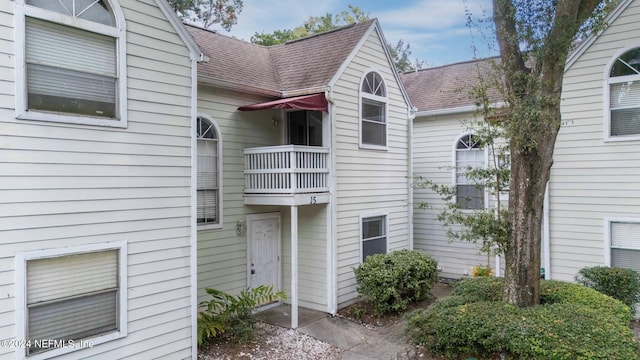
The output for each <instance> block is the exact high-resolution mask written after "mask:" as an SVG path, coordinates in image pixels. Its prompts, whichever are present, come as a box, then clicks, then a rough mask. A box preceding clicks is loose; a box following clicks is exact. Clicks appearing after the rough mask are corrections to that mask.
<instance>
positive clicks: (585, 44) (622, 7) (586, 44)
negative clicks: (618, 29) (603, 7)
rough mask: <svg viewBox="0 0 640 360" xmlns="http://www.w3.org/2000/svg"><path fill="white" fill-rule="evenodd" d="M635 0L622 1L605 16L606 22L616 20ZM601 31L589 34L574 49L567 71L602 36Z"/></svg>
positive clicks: (568, 61)
mask: <svg viewBox="0 0 640 360" xmlns="http://www.w3.org/2000/svg"><path fill="white" fill-rule="evenodd" d="M632 2H633V0H624V1H622V2H621V3H620V5H618V6H617V7H616V8H615V9H614V10H613V11H612V12H611V13H610V14H609V15H607V17H606V18H605V20H604V21H605V23H606V24H609V23H611V22H613V21H615V20H616V19H617V18H618V16H620V14H622V12H623V11H624V10H625V9H626V8H627V7H629V5H630V4H631V3H632ZM600 35H601V33H598V34H593V35H591V36H589V37H588V38H587V39H586V40H585V41H584V42H583V43H582V44H580V46H578V48H577V49H576V51H574V52H573V53H572V54H571V55H570V56H569V58H568V59H567V62H566V64H565V66H564V69H565V71H566V70H568V69H569V68H570V67H571V66H572V65H573V64H574V63H575V62H576V60H578V58H579V57H580V56H582V54H584V52H585V51H587V49H588V48H589V47H590V46H591V45H593V43H594V42H595V41H596V39H597V38H598V36H600Z"/></svg>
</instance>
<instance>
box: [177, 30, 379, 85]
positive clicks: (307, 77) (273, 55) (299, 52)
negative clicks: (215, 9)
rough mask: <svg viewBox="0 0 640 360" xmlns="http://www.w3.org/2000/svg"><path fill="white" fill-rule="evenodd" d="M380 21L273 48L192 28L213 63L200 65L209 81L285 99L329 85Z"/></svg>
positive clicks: (199, 74) (201, 75) (203, 80)
mask: <svg viewBox="0 0 640 360" xmlns="http://www.w3.org/2000/svg"><path fill="white" fill-rule="evenodd" d="M375 22H377V20H376V19H372V20H367V21H364V22H362V23H358V24H352V25H348V26H345V27H341V28H338V29H335V30H332V31H329V32H325V33H321V34H317V35H312V36H309V37H305V38H302V39H298V40H293V41H289V42H287V43H284V44H279V45H274V46H261V45H256V44H252V43H248V42H245V41H242V40H238V39H234V38H230V37H228V36H224V35H221V34H218V33H216V32H212V31H208V30H204V29H201V28H198V27H194V26H187V28H188V30H189V32H190V33H191V35H192V36H193V37H194V39H195V40H196V42H197V43H198V45H199V46H200V48H201V49H202V51H203V52H204V53H205V55H207V56H208V57H209V59H210V60H209V62H206V63H200V64H198V76H199V78H200V79H201V81H202V82H204V83H210V84H214V85H218V86H225V85H226V86H228V87H230V88H242V89H244V90H247V91H251V90H253V91H255V92H256V93H264V94H269V95H273V96H280V97H286V96H287V95H286V94H287V92H304V90H306V89H310V91H309V92H313V90H312V89H316V90H315V91H316V92H317V89H318V88H321V87H325V86H327V85H329V82H330V81H331V79H332V78H333V77H334V76H335V75H336V73H337V72H338V70H339V69H340V66H341V65H342V64H343V63H344V62H345V61H346V59H347V57H348V56H349V54H351V52H352V51H353V50H354V49H355V48H356V45H357V44H358V43H359V42H360V40H361V39H362V37H363V36H364V35H365V33H366V32H367V31H368V30H369V29H370V28H371V26H372V24H374V23H375Z"/></svg>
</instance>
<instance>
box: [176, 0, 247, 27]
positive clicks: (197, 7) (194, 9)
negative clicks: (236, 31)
mask: <svg viewBox="0 0 640 360" xmlns="http://www.w3.org/2000/svg"><path fill="white" fill-rule="evenodd" d="M168 1H169V5H171V7H173V9H174V10H175V11H176V13H177V14H178V16H179V17H180V19H182V20H183V21H187V22H191V23H194V24H197V25H200V26H202V27H203V28H205V29H207V28H209V27H211V26H212V25H214V24H219V25H220V26H221V27H222V28H223V29H225V30H227V31H229V30H231V27H232V26H233V25H235V24H236V23H237V22H238V14H240V12H242V6H243V5H244V4H243V2H242V0H168Z"/></svg>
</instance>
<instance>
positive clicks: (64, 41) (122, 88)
mask: <svg viewBox="0 0 640 360" xmlns="http://www.w3.org/2000/svg"><path fill="white" fill-rule="evenodd" d="M16 4H17V5H18V6H17V7H16V10H17V14H16V15H17V16H19V17H20V19H21V20H23V21H21V22H19V26H18V27H17V28H18V29H20V31H24V40H25V46H24V47H23V48H21V49H20V50H19V51H18V54H17V56H18V58H19V60H20V63H22V64H24V71H19V72H18V79H17V82H18V86H19V89H18V93H17V94H16V98H17V99H16V102H17V106H16V111H17V112H18V117H19V118H24V119H33V120H49V121H62V122H72V123H82V124H94V125H111V126H120V127H124V126H126V117H125V115H126V110H125V105H126V81H125V79H126V76H125V72H126V64H125V58H126V56H125V53H124V49H125V42H126V40H125V38H124V37H125V27H124V18H123V17H122V12H121V10H120V8H119V7H118V6H116V0H64V1H58V0H56V1H52V0H16ZM21 94H24V95H21Z"/></svg>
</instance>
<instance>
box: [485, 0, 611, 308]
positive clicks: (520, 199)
mask: <svg viewBox="0 0 640 360" xmlns="http://www.w3.org/2000/svg"><path fill="white" fill-rule="evenodd" d="M599 3H600V0H557V1H555V4H554V1H549V3H548V5H549V6H554V5H555V8H554V9H553V10H554V11H553V13H554V20H553V24H552V26H551V27H550V29H549V32H548V33H547V34H546V37H545V38H544V39H543V40H544V41H543V42H542V43H538V42H537V41H538V40H535V39H533V41H530V42H527V43H528V44H529V45H531V46H533V50H531V51H530V52H527V53H523V52H522V51H521V48H520V47H521V45H522V39H523V38H522V37H521V35H522V34H519V33H518V26H517V25H516V23H517V22H518V21H517V15H516V7H515V6H514V3H513V1H512V0H493V15H494V16H493V17H494V22H495V26H496V37H497V40H498V45H499V46H500V57H501V60H502V68H503V71H504V74H503V75H504V78H505V87H506V97H507V98H506V101H507V103H508V104H509V116H508V120H507V129H508V131H507V136H508V137H509V146H510V150H511V184H510V191H509V220H510V222H511V228H512V230H511V235H512V236H511V242H510V243H509V244H507V245H506V246H505V289H504V294H503V299H504V300H505V301H506V302H509V303H512V304H516V305H519V306H532V305H536V304H538V303H539V302H540V252H541V238H542V236H541V235H542V216H543V211H544V209H543V205H544V196H545V190H546V185H547V182H548V181H549V174H550V172H551V165H552V162H553V160H552V159H553V148H554V146H555V141H556V137H557V135H558V131H559V130H560V101H561V100H560V95H561V93H562V77H563V74H564V65H565V61H566V58H567V55H568V51H569V48H570V46H571V43H572V42H573V40H574V39H575V35H576V33H577V31H578V29H579V28H580V25H582V24H583V23H584V22H585V20H586V19H588V18H589V17H590V16H591V15H592V14H593V11H594V9H596V7H597V5H598V4H599ZM523 14H526V12H525V13H523ZM523 14H520V15H519V16H526V15H523ZM528 15H530V16H532V19H536V17H535V16H536V14H528ZM543 19H544V18H543ZM543 21H544V20H543ZM531 34H535V35H539V34H538V33H536V32H535V31H533V32H531ZM524 35H525V38H526V35H527V33H526V32H525V34H524ZM529 56H530V57H529ZM525 60H530V61H531V63H530V64H529V65H531V67H528V66H527V61H525Z"/></svg>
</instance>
